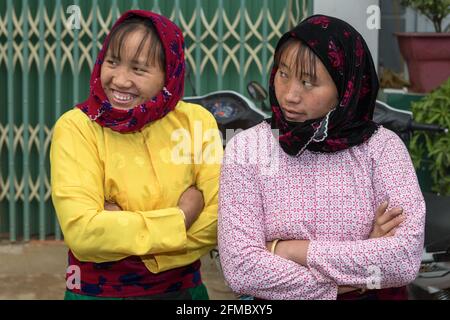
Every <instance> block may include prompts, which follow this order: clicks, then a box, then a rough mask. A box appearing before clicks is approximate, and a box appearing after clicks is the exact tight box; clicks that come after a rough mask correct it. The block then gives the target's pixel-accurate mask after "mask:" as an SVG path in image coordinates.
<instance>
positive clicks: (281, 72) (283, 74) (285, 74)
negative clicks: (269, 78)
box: [280, 70, 288, 78]
mask: <svg viewBox="0 0 450 320" xmlns="http://www.w3.org/2000/svg"><path fill="white" fill-rule="evenodd" d="M280 77H282V78H287V77H288V74H287V73H286V72H283V71H281V70H280Z"/></svg>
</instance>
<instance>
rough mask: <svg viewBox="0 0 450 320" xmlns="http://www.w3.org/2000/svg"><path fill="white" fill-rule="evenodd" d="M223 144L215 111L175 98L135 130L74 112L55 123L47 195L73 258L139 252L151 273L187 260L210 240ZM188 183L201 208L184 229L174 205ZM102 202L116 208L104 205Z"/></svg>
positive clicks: (116, 257) (210, 243)
mask: <svg viewBox="0 0 450 320" xmlns="http://www.w3.org/2000/svg"><path fill="white" fill-rule="evenodd" d="M222 152H223V150H222V143H221V139H220V135H219V132H218V130H217V124H216V121H215V119H214V117H213V116H212V115H211V114H210V113H209V112H208V111H207V110H206V109H204V108H202V107H201V106H199V105H196V104H191V103H186V102H183V101H180V102H179V103H178V105H177V107H176V108H175V110H173V111H172V112H169V113H168V114H167V115H166V116H165V117H164V118H162V119H160V120H157V121H154V122H152V123H150V124H148V125H147V126H145V127H144V128H143V129H142V130H140V131H138V132H135V133H126V134H121V133H118V132H115V131H113V130H111V129H109V128H104V127H101V126H100V125H99V124H97V123H96V122H94V121H91V120H90V119H89V118H88V117H87V116H86V115H85V114H84V113H83V112H82V111H81V110H79V109H73V110H70V111H68V112H66V113H65V114H64V115H62V116H61V118H60V119H59V120H58V121H57V123H56V125H55V128H54V134H53V140H52V145H51V151H50V162H51V184H52V199H53V204H54V206H55V209H56V213H57V216H58V220H59V223H60V225H61V229H62V232H63V234H64V239H65V242H66V244H67V245H68V247H69V248H70V249H71V251H72V252H73V254H74V255H75V257H76V258H77V259H78V260H81V261H90V262H97V263H98V262H106V261H117V260H120V259H123V258H126V257H128V256H132V255H136V256H140V257H141V259H142V261H143V262H144V264H145V265H146V267H147V268H148V269H149V270H150V271H151V272H153V273H158V272H161V271H165V270H169V269H173V268H176V267H180V266H185V265H188V264H190V263H192V262H194V261H196V260H197V259H199V258H200V257H201V256H202V255H203V254H205V253H206V252H208V251H209V250H210V249H211V248H213V247H214V246H215V245H216V242H217V240H216V239H217V238H216V234H217V207H218V203H217V201H218V199H217V195H218V186H219V174H220V162H221V159H222ZM191 185H195V186H196V187H197V188H198V189H200V190H201V191H202V192H203V197H204V201H205V207H204V209H203V211H202V212H201V214H200V215H199V217H198V219H197V220H196V221H195V222H194V224H193V225H192V226H191V227H190V228H189V230H188V231H186V229H185V224H184V219H183V216H182V214H181V213H180V211H179V209H178V208H177V203H178V200H179V198H180V196H181V194H182V193H183V192H184V191H185V190H186V189H187V188H188V187H189V186H191ZM105 200H108V201H112V202H115V203H117V204H118V205H119V206H120V207H121V208H122V210H123V211H105V209H104V202H105Z"/></svg>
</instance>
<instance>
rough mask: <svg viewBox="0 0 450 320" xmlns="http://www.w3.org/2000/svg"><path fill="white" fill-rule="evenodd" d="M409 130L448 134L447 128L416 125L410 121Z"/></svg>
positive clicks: (422, 124) (423, 124)
mask: <svg viewBox="0 0 450 320" xmlns="http://www.w3.org/2000/svg"><path fill="white" fill-rule="evenodd" d="M409 129H410V130H411V131H416V130H417V131H418V130H420V131H430V132H443V133H448V128H443V127H441V126H438V125H435V124H426V123H417V122H414V121H412V122H411V123H410V126H409Z"/></svg>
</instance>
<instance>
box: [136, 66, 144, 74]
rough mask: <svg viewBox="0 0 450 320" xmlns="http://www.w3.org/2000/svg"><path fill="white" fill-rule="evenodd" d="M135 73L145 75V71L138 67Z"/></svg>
mask: <svg viewBox="0 0 450 320" xmlns="http://www.w3.org/2000/svg"><path fill="white" fill-rule="evenodd" d="M134 71H136V72H137V73H144V72H145V70H144V69H142V68H138V67H136V68H134Z"/></svg>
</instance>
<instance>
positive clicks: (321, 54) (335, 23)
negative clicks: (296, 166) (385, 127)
mask: <svg viewBox="0 0 450 320" xmlns="http://www.w3.org/2000/svg"><path fill="white" fill-rule="evenodd" d="M290 38H296V39H299V40H300V41H301V42H302V44H303V45H306V46H308V47H309V48H310V49H311V50H312V52H314V54H315V55H316V56H317V57H318V58H319V59H320V61H321V62H322V63H323V64H324V66H325V68H326V69H327V71H328V73H329V74H330V76H331V78H332V79H333V81H334V84H335V85H336V88H337V90H338V94H339V102H338V104H337V106H336V107H335V109H334V110H333V111H331V112H330V113H328V114H327V115H326V116H325V117H323V118H320V119H313V120H308V121H305V122H302V123H294V122H289V121H287V120H286V119H285V118H284V116H283V114H282V112H281V109H280V105H279V103H278V101H277V98H276V95H275V88H274V78H275V74H276V72H277V68H276V67H275V66H274V67H273V68H272V73H271V77H270V84H269V95H270V103H271V106H272V117H271V118H270V119H268V120H267V121H268V122H269V123H270V124H271V127H272V129H278V130H279V134H280V135H279V137H278V140H279V143H280V146H281V147H282V148H283V150H284V151H285V152H286V153H287V154H289V155H293V156H296V155H300V154H301V153H302V152H303V151H304V150H305V149H308V150H311V151H319V152H336V151H339V150H343V149H347V148H350V147H352V146H355V145H358V144H361V143H363V142H365V141H367V140H368V139H369V138H370V137H371V136H372V134H373V133H374V132H375V131H376V130H377V128H378V125H377V124H376V123H374V122H373V121H372V116H373V112H374V108H375V102H376V97H377V94H378V88H379V83H378V77H377V74H376V70H375V66H374V63H373V60H372V56H371V55H370V51H369V49H368V47H367V44H366V42H365V41H364V39H363V37H362V36H361V34H359V33H358V31H356V30H355V29H354V28H353V27H352V26H351V25H349V24H348V23H346V22H345V21H342V20H340V19H337V18H334V17H329V16H325V15H314V16H311V17H309V18H307V19H306V20H304V21H302V22H301V23H299V24H298V25H297V26H296V27H295V28H293V29H292V30H291V31H289V32H287V33H285V34H284V35H283V36H282V37H281V39H280V40H279V42H278V45H277V47H276V49H275V52H278V50H280V48H281V46H282V45H283V44H284V43H285V42H286V41H288V40H289V39H290Z"/></svg>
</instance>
